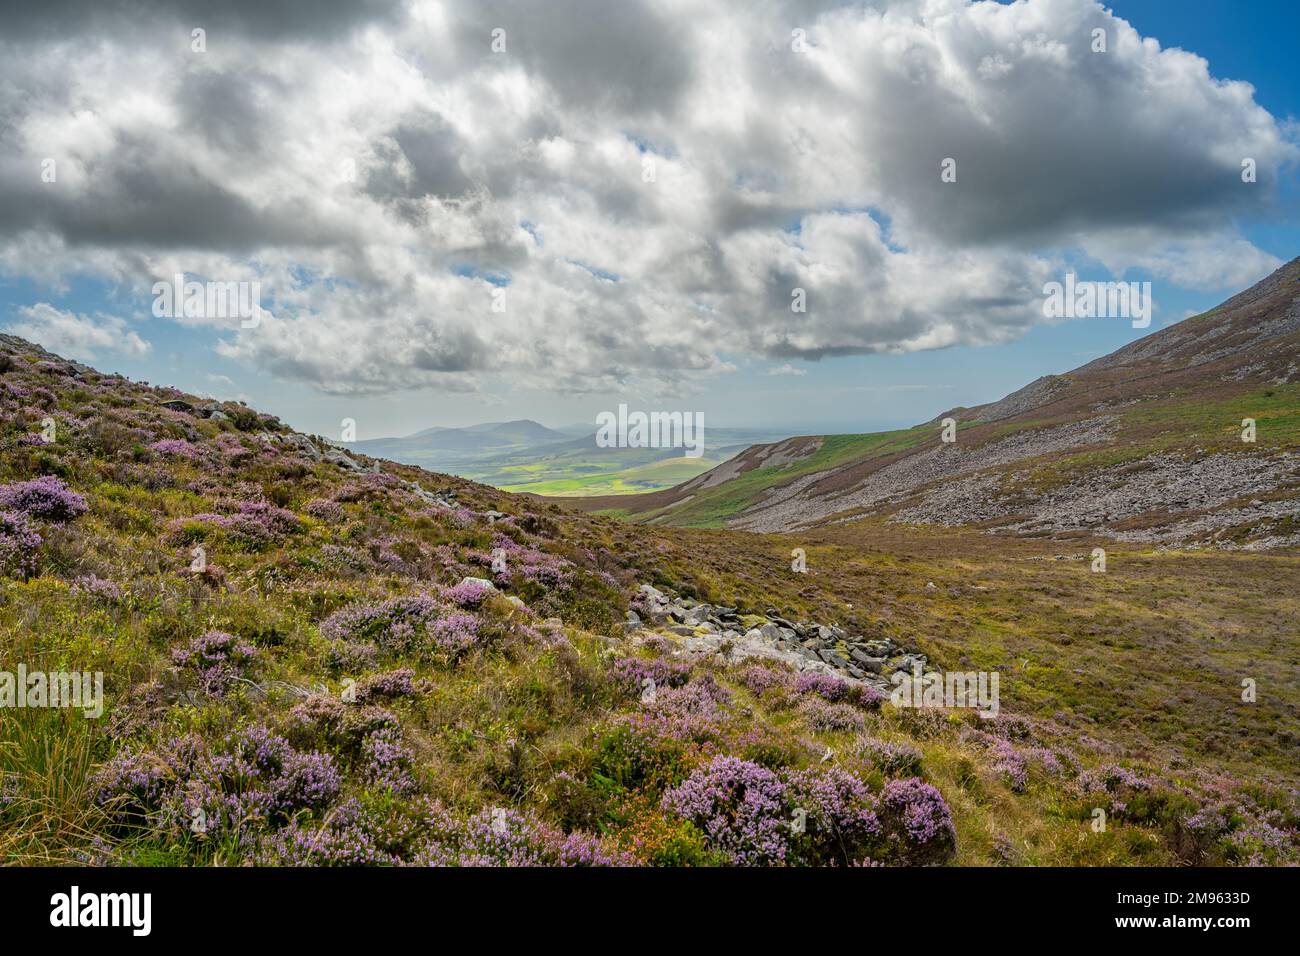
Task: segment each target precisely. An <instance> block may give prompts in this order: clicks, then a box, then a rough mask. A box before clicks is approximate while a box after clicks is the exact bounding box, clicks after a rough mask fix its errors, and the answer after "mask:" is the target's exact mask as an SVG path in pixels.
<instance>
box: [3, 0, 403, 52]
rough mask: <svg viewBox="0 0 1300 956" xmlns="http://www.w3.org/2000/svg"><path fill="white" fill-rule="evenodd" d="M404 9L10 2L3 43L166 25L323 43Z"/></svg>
mask: <svg viewBox="0 0 1300 956" xmlns="http://www.w3.org/2000/svg"><path fill="white" fill-rule="evenodd" d="M405 6H406V4H405V3H404V2H402V0H91V2H87V0H38V2H35V3H30V2H26V0H4V2H3V3H0V23H2V24H3V25H4V29H3V33H0V42H3V41H4V40H5V39H9V40H19V41H30V40H53V41H59V40H64V41H66V40H68V39H71V38H73V37H75V36H92V35H99V36H103V35H105V34H110V35H124V36H130V35H135V36H137V37H138V36H139V35H140V34H142V33H153V32H154V31H155V30H157V29H159V28H160V27H163V26H165V25H166V24H177V25H182V26H185V27H187V28H194V27H201V28H203V29H204V30H207V31H208V32H209V34H210V35H212V37H213V40H214V42H215V41H216V40H217V39H218V38H219V37H220V34H221V31H223V30H228V31H230V32H232V33H236V34H238V35H239V36H241V37H244V38H251V39H254V40H265V41H272V42H274V41H280V40H304V39H306V40H323V39H329V38H333V37H338V36H343V35H346V34H348V33H351V32H352V31H354V30H356V29H357V28H359V27H361V26H363V25H365V24H368V23H395V22H398V21H399V20H400V18H401V17H402V16H403V15H404V10H405ZM186 33H187V35H188V29H187V30H186Z"/></svg>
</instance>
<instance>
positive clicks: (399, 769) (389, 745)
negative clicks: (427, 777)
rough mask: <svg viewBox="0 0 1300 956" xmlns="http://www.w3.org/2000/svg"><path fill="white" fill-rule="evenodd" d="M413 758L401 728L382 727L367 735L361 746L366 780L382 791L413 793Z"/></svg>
mask: <svg viewBox="0 0 1300 956" xmlns="http://www.w3.org/2000/svg"><path fill="white" fill-rule="evenodd" d="M413 758H414V755H413V754H412V753H411V750H410V748H409V747H407V745H406V742H405V741H404V740H403V738H402V731H401V728H400V727H395V726H388V727H381V728H379V729H378V730H376V731H375V732H374V733H371V734H368V735H367V736H366V737H365V739H364V740H363V741H362V744H361V759H362V763H363V765H364V767H365V773H366V778H367V779H368V780H369V781H370V782H371V783H372V784H374V785H376V786H378V787H379V788H381V789H387V790H392V791H393V792H394V793H410V792H411V791H413V790H414V789H415V780H414V778H413V777H412V776H411V762H412V760H413Z"/></svg>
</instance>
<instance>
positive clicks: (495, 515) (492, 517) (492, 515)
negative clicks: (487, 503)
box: [483, 511, 506, 524]
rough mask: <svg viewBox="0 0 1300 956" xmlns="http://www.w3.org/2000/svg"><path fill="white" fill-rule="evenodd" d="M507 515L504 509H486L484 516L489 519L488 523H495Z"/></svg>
mask: <svg viewBox="0 0 1300 956" xmlns="http://www.w3.org/2000/svg"><path fill="white" fill-rule="evenodd" d="M505 516H506V513H505V512H504V511H485V512H483V517H484V518H487V519H488V523H489V524H494V523H495V522H496V521H497V519H499V518H504V517H505Z"/></svg>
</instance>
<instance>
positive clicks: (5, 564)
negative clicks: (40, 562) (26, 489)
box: [0, 511, 41, 578]
mask: <svg viewBox="0 0 1300 956" xmlns="http://www.w3.org/2000/svg"><path fill="white" fill-rule="evenodd" d="M40 546H41V536H40V534H39V533H38V532H37V531H36V529H35V528H33V527H32V524H31V522H30V521H28V520H27V516H26V515H24V514H22V513H21V512H17V511H0V574H9V575H13V576H15V577H24V578H25V577H27V576H28V575H30V574H32V573H33V572H35V570H36V559H37V554H38V550H39V549H40Z"/></svg>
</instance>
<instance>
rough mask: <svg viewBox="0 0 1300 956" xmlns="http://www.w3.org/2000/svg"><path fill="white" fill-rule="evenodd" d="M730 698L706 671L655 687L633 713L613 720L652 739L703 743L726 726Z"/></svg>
mask: <svg viewBox="0 0 1300 956" xmlns="http://www.w3.org/2000/svg"><path fill="white" fill-rule="evenodd" d="M730 699H731V695H730V694H728V693H727V691H726V689H725V688H723V687H720V686H719V685H718V684H717V682H715V681H714V680H713V678H712V677H711V676H710V675H707V674H706V675H705V676H704V677H701V678H699V679H697V680H693V681H691V682H689V683H687V684H686V685H684V686H682V687H669V688H667V689H666V690H660V691H657V692H656V694H655V697H654V699H653V700H651V701H647V702H644V703H642V704H641V709H640V710H639V711H638V712H637V713H634V714H626V715H623V716H621V717H620V718H618V720H617V721H616V723H619V724H620V725H622V726H626V727H628V728H629V729H630V730H632V731H633V733H635V734H639V735H644V736H647V737H650V738H652V739H654V738H657V739H661V740H669V741H676V742H679V743H688V742H693V743H704V742H706V741H709V740H712V739H714V738H715V737H717V736H718V735H719V734H721V733H722V732H723V730H724V729H725V728H726V724H727V721H728V717H729V713H728V710H727V704H728V703H729V701H730Z"/></svg>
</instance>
